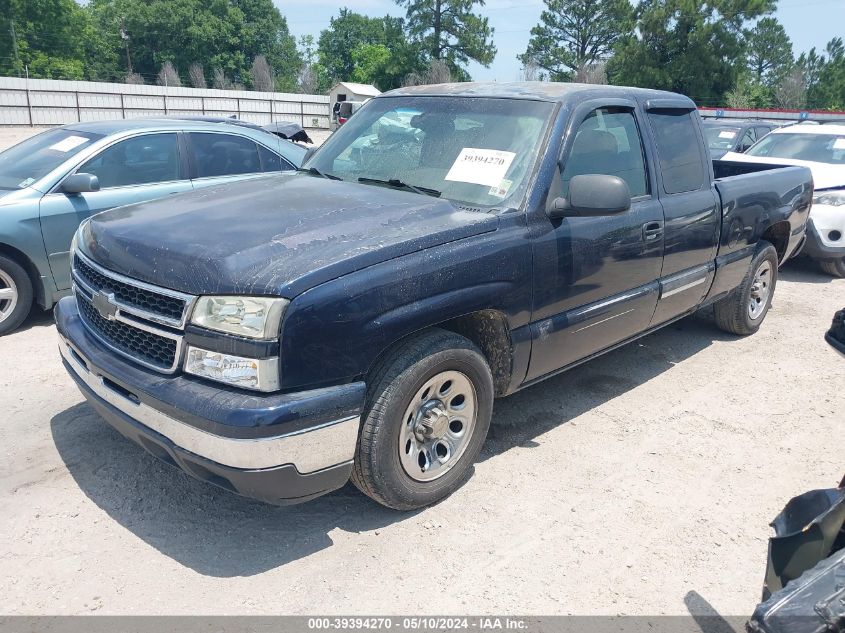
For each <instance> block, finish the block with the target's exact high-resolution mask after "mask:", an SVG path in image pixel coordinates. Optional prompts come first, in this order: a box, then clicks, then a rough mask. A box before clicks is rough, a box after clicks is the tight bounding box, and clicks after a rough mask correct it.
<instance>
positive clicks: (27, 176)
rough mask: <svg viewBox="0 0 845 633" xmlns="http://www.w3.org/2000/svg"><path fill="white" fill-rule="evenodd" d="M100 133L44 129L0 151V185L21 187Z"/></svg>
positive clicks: (86, 145) (1, 187)
mask: <svg viewBox="0 0 845 633" xmlns="http://www.w3.org/2000/svg"><path fill="white" fill-rule="evenodd" d="M101 138H103V135H102V134H93V133H91V132H77V131H76V130H67V129H64V128H60V129H55V130H48V131H47V132H43V133H41V134H39V135H37V136H33V137H32V138H28V139H27V140H25V141H23V142H22V143H18V144H17V145H15V146H14V147H10V148H9V149H7V150H6V151H5V152H0V189H7V190H8V189H25V188H26V187H29V186H30V185H31V184H32V183H34V182H35V181H36V180H38V179H39V178H42V177H43V176H46V175H47V174H49V173H50V172H51V171H53V170H54V169H55V168H56V167H58V166H59V165H61V164H62V163H63V162H65V161H66V160H67V159H68V158H71V157H72V156H74V155H75V154H77V153H79V152H80V151H82V150H83V149H85V148H86V147H88V146H89V145H91V143H93V142H94V141H97V140H98V139H101Z"/></svg>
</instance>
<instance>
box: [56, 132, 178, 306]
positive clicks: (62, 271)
mask: <svg viewBox="0 0 845 633" xmlns="http://www.w3.org/2000/svg"><path fill="white" fill-rule="evenodd" d="M178 146H179V143H178V136H177V134H176V133H175V132H168V133H161V134H159V133H157V134H142V135H139V136H134V137H132V138H128V139H125V140H122V141H119V142H117V143H114V144H113V145H109V146H108V147H106V148H105V149H103V151H101V152H100V153H98V154H96V155H95V156H94V157H92V158H90V159H89V160H88V161H86V162H85V163H83V164H82V165H81V166H80V167H79V168H77V169H76V170H75V172H74V173H86V174H93V175H95V176H97V179H98V180H99V181H100V191H92V192H89V193H78V194H66V193H62V192H61V191H60V190H59V189H60V188H61V187H58V188H57V190H56V191H54V192H53V193H49V194H47V195H45V196H44V197H43V198H42V199H41V210H40V212H41V232H42V234H43V236H44V245H45V247H46V248H47V254H48V257H49V260H50V269H51V271H52V273H53V278H54V279H55V280H56V286H57V288H58V289H59V290H66V289H68V288H70V265H69V264H70V262H69V261H68V251H69V249H70V241H71V239H72V238H73V234H74V233H75V232H76V229H77V228H78V227H79V225H80V223H81V222H82V221H83V220H85V219H86V218H87V217H89V216H91V215H93V214H95V213H99V212H100V211H106V210H107V209H111V208H114V207H119V206H123V205H125V204H132V203H135V202H144V201H146V200H152V199H154V198H160V197H162V196H166V195H168V194H173V193H179V192H181V191H190V190H191V188H192V187H191V181H190V180H189V179H188V178H187V177H186V176H187V174H186V173H185V172H184V169H183V167H182V165H181V160H180V153H179V150H178ZM183 176H184V177H183Z"/></svg>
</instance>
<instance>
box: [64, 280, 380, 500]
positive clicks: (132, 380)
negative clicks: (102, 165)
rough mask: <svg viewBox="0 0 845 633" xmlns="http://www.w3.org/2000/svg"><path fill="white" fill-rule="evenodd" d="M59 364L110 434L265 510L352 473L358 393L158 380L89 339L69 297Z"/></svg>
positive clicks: (360, 387) (353, 388) (331, 486)
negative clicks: (264, 390) (262, 390)
mask: <svg viewBox="0 0 845 633" xmlns="http://www.w3.org/2000/svg"><path fill="white" fill-rule="evenodd" d="M55 314H56V325H57V329H58V332H59V337H60V341H59V349H60V352H61V355H62V362H63V364H64V366H65V369H67V371H68V373H70V375H71V377H72V378H73V379H74V381H75V382H76V383H77V385H78V386H79V388H80V390H81V391H82V393H83V395H84V396H85V397H86V399H87V400H88V402H89V403H90V404H91V406H92V407H93V408H94V409H95V410H96V411H97V412H98V413H99V414H100V415H101V416H102V417H103V418H104V419H105V420H106V421H107V422H109V424H111V425H112V426H113V427H114V428H115V429H117V430H118V431H119V432H120V433H122V434H123V435H124V436H126V437H127V438H129V439H131V440H132V441H134V442H135V443H137V444H139V445H140V446H142V447H143V448H144V449H146V450H147V451H149V452H150V453H152V454H153V455H155V456H156V457H159V458H160V459H162V460H164V461H166V462H168V463H170V464H173V465H175V466H177V467H179V468H181V469H182V470H184V471H185V472H187V473H188V474H190V475H192V476H194V477H197V478H198V479H201V480H203V481H207V482H209V483H212V484H215V485H217V486H221V487H223V488H226V489H227V490H231V491H233V492H236V493H238V494H241V495H244V496H247V497H252V498H255V499H259V500H261V501H265V502H268V503H273V504H286V503H297V502H300V501H306V500H308V499H311V498H313V497H316V496H319V495H321V494H325V493H326V492H330V491H331V490H335V489H337V488H340V487H341V486H343V485H344V484H345V483H346V481H347V480H348V479H349V475H350V473H351V470H352V459H353V456H354V453H355V445H356V442H357V439H358V426H359V423H360V415H361V409H362V407H363V400H364V389H365V388H364V383H360V382H359V383H352V384H349V385H343V386H340V387H332V388H324V389H317V390H312V391H304V392H299V393H293V394H268V395H256V394H253V393H244V392H242V391H239V390H236V389H232V388H228V387H226V386H224V385H220V386H217V385H214V384H212V383H208V382H205V381H202V380H198V379H193V378H189V377H186V376H163V375H162V374H159V373H157V372H155V371H152V370H148V369H145V368H143V367H140V366H136V365H135V364H134V363H132V362H131V361H126V360H123V359H122V358H121V357H119V356H117V355H116V354H114V353H113V352H111V351H109V350H108V349H107V348H106V347H104V346H103V345H102V344H101V343H100V342H99V341H97V340H96V339H95V338H94V337H93V336H91V335H90V334H89V333H88V331H87V329H86V328H85V326H84V325H83V323H82V321H81V320H80V318H79V313H78V311H77V308H76V301H75V299H74V298H72V297H68V298H65V299H62V300H61V301H60V302H59V303H58V304H57V306H56V311H55Z"/></svg>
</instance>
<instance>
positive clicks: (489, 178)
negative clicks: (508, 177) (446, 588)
mask: <svg viewBox="0 0 845 633" xmlns="http://www.w3.org/2000/svg"><path fill="white" fill-rule="evenodd" d="M514 158H516V154H514V153H513V152H505V151H502V150H498V149H478V148H475V147H465V148H463V149H462V150H461V153H460V154H458V157H457V158H456V159H455V162H454V163H452V168H451V169H450V170H449V173H448V174H446V180H452V181H456V182H469V183H472V184H475V185H486V186H487V187H496V186H498V185H499V183H500V182H502V178H504V177H505V174H506V173H508V168H509V167H510V166H511V163H512V162H513V159H514Z"/></svg>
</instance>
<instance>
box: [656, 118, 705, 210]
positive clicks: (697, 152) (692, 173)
mask: <svg viewBox="0 0 845 633" xmlns="http://www.w3.org/2000/svg"><path fill="white" fill-rule="evenodd" d="M692 117H693V113H692V112H690V111H689V110H652V111H650V112H649V113H648V118H649V121H650V122H651V127H652V129H653V130H654V137H655V141H656V143H657V155H658V158H659V162H660V173H661V174H662V175H663V190H664V191H665V192H666V193H684V192H686V191H697V190H699V189H701V187H702V185H703V184H704V180H705V174H706V172H705V171H704V162H703V161H702V159H701V141H700V140H699V139H698V135H697V134H696V133H695V121H694V120H693V118H692Z"/></svg>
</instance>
